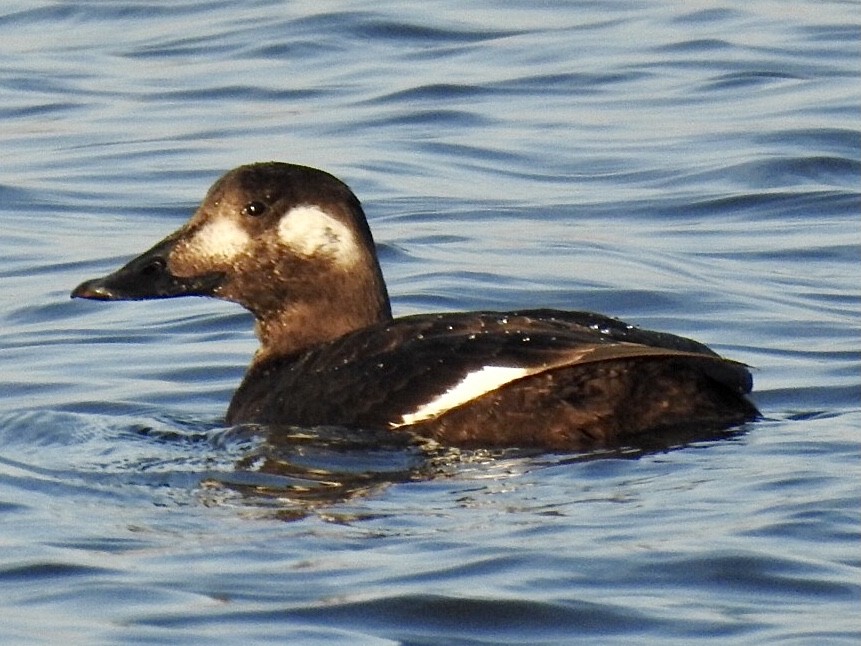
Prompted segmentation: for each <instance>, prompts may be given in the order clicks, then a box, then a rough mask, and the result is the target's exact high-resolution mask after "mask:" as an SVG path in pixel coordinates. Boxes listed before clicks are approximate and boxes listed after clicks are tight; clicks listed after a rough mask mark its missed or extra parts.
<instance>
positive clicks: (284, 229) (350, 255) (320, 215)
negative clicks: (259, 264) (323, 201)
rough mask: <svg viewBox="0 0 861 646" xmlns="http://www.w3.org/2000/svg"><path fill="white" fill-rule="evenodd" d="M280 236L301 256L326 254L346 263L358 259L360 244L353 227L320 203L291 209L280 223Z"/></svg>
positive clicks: (338, 261) (350, 263) (284, 242)
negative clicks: (328, 211)
mask: <svg viewBox="0 0 861 646" xmlns="http://www.w3.org/2000/svg"><path fill="white" fill-rule="evenodd" d="M278 237H279V238H280V240H281V242H282V243H283V244H284V245H286V246H287V247H289V248H290V249H291V250H292V251H293V252H294V253H297V254H299V255H301V256H308V257H311V256H315V255H318V254H325V255H327V256H329V257H331V258H334V260H335V261H336V262H337V263H338V264H340V265H344V266H349V265H352V264H354V263H355V262H356V260H358V257H359V248H358V246H357V245H356V240H355V238H354V237H353V233H352V231H350V229H348V228H347V226H346V225H344V224H342V223H341V222H339V221H338V220H336V219H335V218H333V217H332V216H331V215H329V214H328V213H326V212H325V211H324V210H323V209H321V208H320V207H319V206H313V205H303V206H297V207H294V208H292V209H290V210H289V211H288V212H287V213H285V214H284V215H283V216H281V221H280V222H279V223H278Z"/></svg>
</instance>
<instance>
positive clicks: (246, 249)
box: [72, 162, 391, 354]
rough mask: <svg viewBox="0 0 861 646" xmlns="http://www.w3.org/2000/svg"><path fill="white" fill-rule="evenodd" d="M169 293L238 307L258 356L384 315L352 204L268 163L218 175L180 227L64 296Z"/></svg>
mask: <svg viewBox="0 0 861 646" xmlns="http://www.w3.org/2000/svg"><path fill="white" fill-rule="evenodd" d="M178 296H212V297H215V298H220V299H223V300H227V301H232V302H234V303H238V304H240V305H242V306H243V307H245V308H246V309H247V310H249V311H250V312H251V313H252V314H253V315H254V317H255V319H256V323H257V333H258V336H259V337H260V340H261V344H262V348H261V351H262V353H263V354H269V353H271V352H277V353H279V354H280V353H289V352H291V351H294V350H298V349H301V348H302V347H305V346H308V345H311V344H314V343H320V342H325V341H328V340H332V339H334V338H337V337H339V336H342V335H343V334H346V333H348V332H351V331H353V330H356V329H360V328H362V327H366V326H368V325H371V324H373V323H377V322H380V321H386V320H390V319H391V309H390V305H389V298H388V294H387V293H386V287H385V283H384V281H383V277H382V273H381V271H380V267H379V263H378V261H377V256H376V251H375V247H374V241H373V239H372V237H371V232H370V229H369V228H368V224H367V221H366V220H365V215H364V212H363V211H362V207H361V204H360V203H359V200H358V199H357V198H356V196H355V195H354V194H353V192H352V191H351V190H350V189H349V187H347V185H346V184H344V183H343V182H341V181H340V180H338V179H337V178H335V177H334V176H332V175H329V174H328V173H325V172H323V171H320V170H317V169H314V168H309V167H306V166H297V165H293V164H284V163H278V162H270V163H261V164H251V165H247V166H241V167H239V168H236V169H234V170H232V171H230V172H228V173H227V174H226V175H224V176H223V177H222V178H221V179H219V180H218V181H217V182H216V183H215V184H214V185H213V186H212V188H210V190H209V192H208V193H207V195H206V198H205V199H204V200H203V202H202V204H201V205H200V207H199V208H198V209H197V211H196V212H195V213H194V215H193V216H192V218H191V220H190V221H189V222H188V223H187V224H186V225H185V226H183V227H182V228H180V229H179V230H178V231H175V232H174V233H172V234H170V235H169V236H167V237H166V238H165V239H164V240H162V241H161V242H159V243H158V244H156V245H155V246H154V247H152V248H151V249H149V250H148V251H146V252H144V253H143V254H141V255H140V256H138V257H137V258H135V259H133V260H131V261H130V262H129V263H128V264H126V265H125V266H123V267H121V268H120V269H118V270H117V271H115V272H113V273H111V274H109V275H107V276H104V277H102V278H95V279H92V280H88V281H85V282H83V283H81V284H80V285H78V287H76V288H75V289H74V290H73V291H72V298H87V299H93V300H105V301H115V300H142V299H155V298H173V297H178Z"/></svg>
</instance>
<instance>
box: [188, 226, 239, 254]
mask: <svg viewBox="0 0 861 646" xmlns="http://www.w3.org/2000/svg"><path fill="white" fill-rule="evenodd" d="M250 243H251V237H250V236H249V235H248V233H246V232H245V230H244V229H243V228H242V227H240V226H239V225H238V224H236V223H235V222H232V221H230V220H228V219H224V218H216V219H214V220H211V221H210V222H207V223H206V224H204V225H203V226H202V227H200V229H198V230H197V232H196V233H195V234H194V235H193V236H192V237H191V238H190V239H189V240H188V242H187V243H186V248H187V250H188V252H189V253H190V254H192V255H194V256H199V257H201V258H217V259H222V260H230V259H231V258H234V257H235V256H238V255H239V254H241V253H242V252H243V251H245V249H246V248H248V245H249V244H250Z"/></svg>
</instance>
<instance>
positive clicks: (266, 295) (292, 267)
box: [72, 162, 758, 450]
mask: <svg viewBox="0 0 861 646" xmlns="http://www.w3.org/2000/svg"><path fill="white" fill-rule="evenodd" d="M182 295H209V296H214V297H217V298H222V299H225V300H230V301H234V302H237V303H239V304H241V305H243V306H244V307H246V308H247V309H248V310H249V311H251V312H252V314H254V316H255V319H256V328H257V332H258V336H259V338H260V340H261V348H260V350H259V351H258V352H257V354H256V355H255V357H254V360H253V361H252V364H251V366H250V367H249V369H248V372H247V373H246V375H245V378H244V380H243V382H242V384H241V385H240V387H239V389H238V390H237V391H236V393H235V394H234V397H233V400H232V401H231V403H230V407H229V409H228V412H227V421H228V423H231V424H238V423H246V422H254V423H263V424H271V425H280V424H291V425H300V426H314V425H335V426H349V427H358V428H369V429H370V428H382V429H392V430H393V431H397V430H403V429H406V430H409V431H412V432H415V433H418V434H420V435H424V436H428V437H433V438H435V439H437V440H439V441H441V442H443V443H446V444H450V445H455V446H468V447H478V446H486V447H490V446H504V447H508V446H520V447H539V448H547V449H557V450H571V449H584V448H592V447H596V446H607V445H613V444H617V443H620V442H626V443H636V442H637V441H638V438H651V437H653V436H655V435H657V434H661V433H670V432H672V431H674V430H676V429H679V428H685V427H687V428H695V429H702V430H703V431H710V430H715V429H720V428H726V427H728V426H731V425H735V424H738V423H741V422H743V421H745V420H749V419H753V418H755V417H756V416H757V415H758V413H757V410H756V408H755V407H754V406H753V405H752V404H751V403H750V402H749V401H748V400H747V398H746V397H745V394H746V393H748V392H750V389H751V377H750V373H749V372H748V370H747V369H746V368H745V367H744V366H743V365H742V364H739V363H736V362H733V361H729V360H726V359H723V358H721V357H719V356H718V355H717V354H715V353H714V352H712V351H711V350H709V349H708V348H707V347H706V346H704V345H702V344H700V343H697V342H695V341H692V340H690V339H685V338H682V337H678V336H674V335H670V334H664V333H659V332H650V331H646V330H640V329H638V328H635V327H633V326H630V325H627V324H625V323H623V322H621V321H618V320H615V319H611V318H607V317H604V316H601V315H599V314H592V313H587V312H565V311H557V310H531V311H523V312H507V313H506V312H472V313H446V314H427V315H418V316H410V317H405V318H400V319H393V318H392V316H391V311H390V306H389V299H388V295H387V293H386V288H385V284H384V282H383V278H382V273H381V271H380V267H379V264H378V262H377V258H376V253H375V249H374V244H373V240H372V238H371V233H370V230H369V228H368V225H367V222H366V220H365V216H364V213H363V211H362V208H361V205H360V204H359V201H358V200H357V199H356V198H355V196H354V195H353V193H352V192H351V191H350V190H349V188H347V186H346V185H344V184H343V183H342V182H340V181H339V180H337V179H336V178H334V177H333V176H331V175H329V174H327V173H324V172H323V171H318V170H315V169H311V168H307V167H302V166H295V165H290V164H280V163H274V162H273V163H267V164H254V165H250V166H243V167H240V168H238V169H235V170H233V171H231V172H230V173H228V174H227V175H225V176H224V177H223V178H221V179H220V180H219V181H218V182H216V184H215V185H214V186H213V188H212V189H210V192H209V193H208V195H207V197H206V199H205V200H204V202H203V203H202V204H201V206H200V208H199V209H198V211H197V212H196V213H195V215H194V216H193V217H192V219H191V221H190V222H189V223H188V224H187V225H186V226H184V227H183V228H181V229H180V230H179V231H177V232H176V233H174V234H172V235H170V236H168V237H167V238H166V239H165V240H163V241H162V242H160V243H158V244H157V245H156V246H155V247H153V248H152V249H150V250H149V251H148V252H146V253H144V254H142V255H141V256H139V257H138V258H136V259H134V260H132V261H131V262H130V263H128V264H127V265H126V266H125V267H123V268H121V269H119V270H118V271H116V272H114V273H113V274H111V275H109V276H106V277H104V278H101V279H95V280H91V281H87V282H85V283H82V284H81V285H80V286H78V287H77V288H76V289H75V290H74V291H73V293H72V296H73V297H82V298H91V299H97V300H123V299H143V298H168V297H173V296H182Z"/></svg>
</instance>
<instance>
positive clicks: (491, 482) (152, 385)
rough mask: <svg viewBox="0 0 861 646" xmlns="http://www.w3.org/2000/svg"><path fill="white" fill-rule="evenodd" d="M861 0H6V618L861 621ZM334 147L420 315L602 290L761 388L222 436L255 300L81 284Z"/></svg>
mask: <svg viewBox="0 0 861 646" xmlns="http://www.w3.org/2000/svg"><path fill="white" fill-rule="evenodd" d="M858 8H859V7H858V3H855V2H812V1H810V0H808V1H806V2H804V1H797V2H789V3H787V2H767V1H763V2H755V3H746V4H745V5H727V4H719V3H717V4H716V3H710V2H697V3H665V4H661V5H653V4H649V3H646V4H642V3H632V2H624V1H623V2H606V3H587V2H570V3H550V4H547V5H546V6H544V5H540V4H539V3H534V2H506V3H495V2H473V3H470V4H469V5H467V6H466V8H465V7H464V5H463V4H462V3H453V2H440V3H432V4H427V3H424V4H421V5H414V4H412V3H385V2H384V3H378V4H377V5H375V7H374V8H370V7H369V6H368V5H366V4H365V3H355V2H348V1H344V2H340V1H339V2H329V3H325V4H323V5H321V4H320V3H311V2H301V1H300V2H292V3H280V2H274V1H263V0H261V1H258V2H252V3H234V2H220V1H212V0H210V1H205V0H189V1H186V2H181V3H138V2H126V3H101V2H76V3H71V2H59V1H58V2H37V1H15V2H7V3H6V4H5V5H4V8H3V9H2V10H0V55H2V60H3V61H4V64H3V68H2V70H0V89H2V91H0V120H2V126H3V127H2V128H0V145H2V150H3V152H4V161H3V163H2V166H0V221H2V224H3V235H2V237H0V250H2V252H1V253H2V258H3V263H2V267H0V275H2V280H0V304H2V305H0V370H2V373H0V518H2V529H0V544H2V546H3V550H2V556H0V591H2V592H1V593H0V612H2V616H3V620H2V624H0V639H2V641H3V642H4V643H10V644H11V643H46V644H47V643H51V644H53V643H58V642H61V641H62V642H65V643H81V644H100V643H104V644H118V643H147V644H149V643H170V644H221V643H224V644H235V643H267V642H268V643H284V642H287V641H289V642H293V643H307V644H332V643H355V644H393V643H403V644H452V643H464V644H505V643H510V644H522V643H530V644H541V643H547V644H551V643H552V644H556V643H576V642H584V643H590V644H601V643H606V644H624V643H630V644H668V643H679V644H682V643H684V644H691V643H701V642H702V643H705V642H712V643H719V644H751V643H775V644H850V643H852V644H854V643H857V642H858V640H859V638H861V620H859V618H858V617H859V613H858V608H859V600H861V576H859V564H860V563H859V557H858V554H859V552H858V549H857V548H858V544H859V534H861V531H859V529H861V522H859V520H861V519H859V516H861V514H859V505H858V501H859V494H861V484H859V483H861V479H859V477H858V476H859V471H861V469H859V443H858V433H859V427H861V412H860V411H861V370H859V349H861V335H859V323H858V322H859V320H861V317H859V315H861V307H859V288H858V285H859V284H861V283H859V281H858V278H859V274H861V263H859V259H861V258H859V255H861V254H859V248H861V247H859V242H861V230H859V226H858V213H859V206H861V199H859V187H861V185H859V178H861V172H859V171H861V119H859V117H861V114H859V105H861V102H859V95H860V94H861V91H859V88H860V87H861V84H859V73H858V70H859V65H858V63H859V55H858V54H859V50H858V42H859V35H861V28H859V19H858ZM269 159H278V160H283V161H292V162H297V163H304V164H309V165H313V166H318V167H322V168H325V169H326V170H328V171H330V172H332V173H334V174H336V175H338V176H339V177H341V178H342V179H344V180H345V181H347V182H348V183H349V184H350V185H351V186H352V187H353V188H354V190H355V191H356V193H357V194H358V195H359V197H360V198H361V199H362V200H363V202H364V203H365V207H366V211H367V213H368V216H369V220H370V223H371V226H372V228H373V230H374V233H375V236H376V239H377V242H378V244H379V247H380V256H381V260H382V263H383V269H384V272H385V274H386V278H387V281H388V285H389V291H390V293H391V295H392V299H393V305H394V308H395V311H396V313H397V314H399V315H403V314H410V313H418V312H429V311H436V310H465V309H489V308H492V309H506V308H512V309H513V308H526V307H558V308H568V309H585V310H595V311H600V312H603V313H606V314H610V315H613V316H618V317H621V318H623V319H625V320H628V321H630V322H632V323H636V324H638V325H642V326H644V327H649V328H654V329H661V330H666V331H669V332H674V333H677V334H682V335H686V336H692V337H695V338H697V339H699V340H701V341H704V342H706V343H708V344H710V345H711V346H712V347H714V348H715V349H716V350H718V351H719V352H721V353H723V354H726V355H727V356H731V357H733V358H735V359H737V360H740V361H743V362H746V363H749V364H751V365H752V366H754V367H755V374H754V377H755V381H756V391H755V400H756V403H757V405H758V406H759V407H760V408H761V410H762V411H763V413H764V419H763V420H762V421H759V422H755V423H751V424H747V425H745V426H743V427H741V428H739V429H735V431H734V432H732V433H728V434H726V436H723V437H720V438H716V439H709V440H702V441H698V442H692V443H689V444H685V445H682V446H678V447H671V448H670V447H667V448H659V447H656V448H655V449H654V450H652V451H646V452H643V451H630V452H627V451H619V452H612V453H606V454H600V455H591V456H583V455H534V454H524V453H518V452H495V453H494V452H474V453H458V452H454V451H451V450H447V449H445V448H441V447H431V446H425V445H421V444H416V443H410V442H402V443H398V442H394V443H393V442H388V443H381V442H379V441H378V439H379V438H370V439H371V441H370V442H368V441H367V438H364V437H363V436H361V435H358V436H357V435H350V434H343V433H341V434H338V433H328V432H322V436H321V435H320V433H318V434H317V435H316V436H313V434H310V433H309V430H308V429H295V432H293V433H290V434H288V435H283V434H282V435H279V436H277V437H272V436H270V435H269V434H268V433H267V432H266V431H265V429H247V428H235V429H230V428H224V427H223V424H222V421H221V418H222V415H223V413H224V410H225V408H226V405H227V402H228V401H229V398H230V395H231V393H232V392H233V390H234V388H235V387H236V385H237V384H238V382H239V380H240V378H241V376H242V373H243V370H244V367H245V365H246V364H247V362H248V360H249V359H250V356H251V354H252V353H253V351H254V348H255V344H256V342H255V339H254V337H253V333H252V331H251V321H250V318H249V317H248V315H246V314H245V313H243V312H242V311H240V310H238V309H236V308H234V307H232V306H230V305H228V304H224V303H215V302H208V301H204V300H197V299H185V300H181V301H165V302H148V303H122V304H120V303H117V304H104V303H92V302H82V301H70V300H69V299H68V293H69V290H70V289H71V288H72V287H74V286H75V285H76V284H78V283H79V282H80V281H81V280H83V279H85V278H89V277H92V276H96V275H100V274H102V273H104V272H106V271H108V270H110V269H112V268H115V267H116V266H118V265H119V264H121V263H123V262H124V261H125V260H127V259H128V258H129V257H131V256H132V255H133V254H136V253H138V252H140V251H142V250H144V249H146V248H148V247H149V246H150V245H151V244H152V243H153V242H155V241H156V240H158V239H160V238H161V237H162V236H163V235H165V234H166V233H168V232H169V231H171V230H173V229H175V228H176V227H177V226H179V225H180V224H181V223H182V222H184V221H185V219H186V218H187V217H188V216H189V215H190V213H191V212H192V211H193V209H194V206H195V204H196V202H197V201H198V200H200V199H201V198H202V196H203V194H204V193H205V191H206V189H207V188H208V186H209V185H210V184H211V182H212V181H214V180H215V179H216V178H217V177H218V176H219V175H221V174H222V173H223V172H224V171H226V170H227V169H229V168H231V167H233V166H236V165H238V164H241V163H247V162H251V161H260V160H269Z"/></svg>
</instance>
